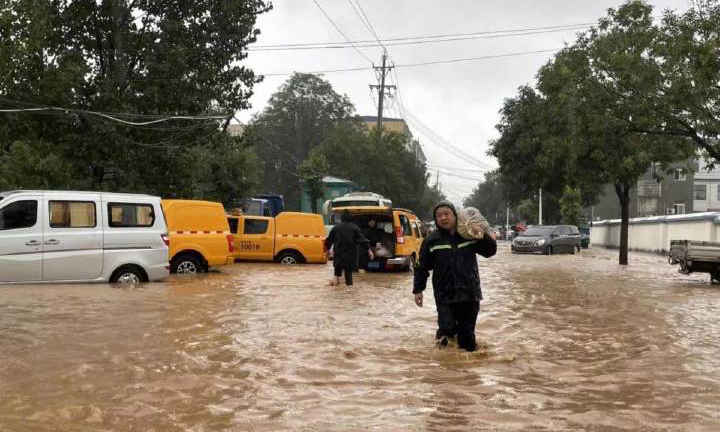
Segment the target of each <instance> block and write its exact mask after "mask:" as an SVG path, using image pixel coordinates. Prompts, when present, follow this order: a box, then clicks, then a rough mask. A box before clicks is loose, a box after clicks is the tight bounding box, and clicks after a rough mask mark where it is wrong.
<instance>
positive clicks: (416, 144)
mask: <svg viewBox="0 0 720 432" xmlns="http://www.w3.org/2000/svg"><path fill="white" fill-rule="evenodd" d="M360 119H361V120H362V121H363V122H364V123H365V125H366V126H367V127H368V129H374V128H376V127H377V120H378V118H377V116H363V117H360ZM383 130H384V131H387V132H397V133H401V134H404V135H406V136H407V137H409V138H410V139H409V142H408V144H407V149H408V151H409V152H410V153H412V154H414V155H415V160H417V161H418V162H419V163H425V162H426V160H427V159H426V158H425V153H424V152H423V150H422V146H421V145H420V141H418V140H416V139H414V138H413V134H412V132H410V128H409V127H408V125H407V123H405V120H403V119H399V118H391V117H383Z"/></svg>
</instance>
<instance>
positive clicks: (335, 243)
mask: <svg viewBox="0 0 720 432" xmlns="http://www.w3.org/2000/svg"><path fill="white" fill-rule="evenodd" d="M340 221H341V222H340V223H339V224H337V225H335V226H334V227H333V228H332V229H331V230H330V234H328V236H327V239H325V249H326V250H328V249H330V247H331V246H332V247H333V265H334V267H335V277H334V278H333V280H332V281H331V283H330V284H331V285H337V284H339V283H340V276H341V275H342V274H343V272H345V285H348V286H350V285H352V284H353V280H352V273H353V269H354V268H355V264H356V263H357V259H358V255H357V253H358V245H361V246H362V247H363V248H364V249H365V250H367V253H368V256H369V257H370V259H373V253H372V251H371V250H370V242H369V241H368V239H366V238H365V236H364V235H363V234H362V232H361V231H360V228H358V226H357V225H355V224H354V223H352V216H351V215H350V212H349V211H343V212H342V214H341V216H340Z"/></svg>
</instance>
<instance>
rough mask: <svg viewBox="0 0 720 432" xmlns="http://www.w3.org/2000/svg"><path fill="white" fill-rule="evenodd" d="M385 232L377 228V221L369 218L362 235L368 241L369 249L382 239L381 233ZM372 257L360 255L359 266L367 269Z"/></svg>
mask: <svg viewBox="0 0 720 432" xmlns="http://www.w3.org/2000/svg"><path fill="white" fill-rule="evenodd" d="M384 233H385V230H382V229H380V228H378V226H377V222H376V221H375V219H373V218H370V219H369V220H368V222H367V227H366V228H365V229H364V230H363V235H364V236H365V238H366V239H368V241H369V242H370V250H374V248H375V245H376V244H377V243H379V242H380V240H382V235H383V234H384ZM370 260H372V258H370V257H369V255H365V254H363V255H361V256H360V268H361V269H364V270H367V268H368V262H370Z"/></svg>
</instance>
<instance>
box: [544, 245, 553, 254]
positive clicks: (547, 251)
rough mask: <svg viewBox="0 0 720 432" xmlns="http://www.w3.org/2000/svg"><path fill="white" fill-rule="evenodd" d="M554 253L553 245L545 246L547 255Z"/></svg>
mask: <svg viewBox="0 0 720 432" xmlns="http://www.w3.org/2000/svg"><path fill="white" fill-rule="evenodd" d="M552 254H553V247H552V246H548V247H547V248H545V255H552Z"/></svg>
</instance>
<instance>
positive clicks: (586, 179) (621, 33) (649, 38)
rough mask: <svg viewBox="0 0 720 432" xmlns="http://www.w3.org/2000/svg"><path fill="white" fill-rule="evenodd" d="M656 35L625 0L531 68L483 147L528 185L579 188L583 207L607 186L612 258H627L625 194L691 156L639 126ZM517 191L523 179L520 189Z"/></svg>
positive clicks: (646, 15)
mask: <svg viewBox="0 0 720 432" xmlns="http://www.w3.org/2000/svg"><path fill="white" fill-rule="evenodd" d="M658 35H659V31H658V29H657V28H656V27H655V26H653V19H652V7H651V6H649V5H647V4H645V3H643V2H640V1H631V2H628V3H626V4H624V5H623V6H621V7H620V8H618V9H617V10H614V9H610V10H609V12H608V17H607V18H605V19H603V20H601V21H600V23H599V25H598V26H597V27H595V28H592V29H591V30H589V31H588V32H586V33H585V34H583V35H581V37H580V38H579V39H578V42H577V43H576V44H575V45H573V46H570V47H567V48H565V49H564V50H562V51H561V52H559V53H558V54H557V55H556V56H555V58H554V59H553V60H552V61H551V62H549V63H548V64H547V65H546V66H544V67H543V68H542V69H541V70H540V71H539V73H538V84H537V87H536V89H532V88H529V87H524V88H521V90H520V92H519V96H518V97H517V98H515V99H511V100H508V101H506V103H505V107H504V109H503V111H502V114H503V122H502V123H501V124H500V125H499V127H498V129H499V130H500V132H501V137H500V138H499V139H498V140H496V141H495V142H493V143H492V148H491V153H492V154H494V155H496V157H498V160H499V162H500V167H501V168H500V171H501V173H503V174H504V175H507V176H508V177H511V176H516V177H519V178H520V179H521V181H525V182H526V183H527V184H528V187H538V186H540V185H542V187H543V192H544V193H545V191H546V190H548V191H552V193H553V194H554V195H555V196H561V194H562V193H563V189H564V188H565V187H566V186H570V187H573V188H576V187H577V188H580V194H581V196H582V201H583V204H586V203H587V201H592V200H593V199H594V197H595V196H596V195H597V193H598V192H599V191H600V189H601V187H600V185H602V184H606V183H610V184H612V185H613V186H614V188H615V191H616V194H617V196H618V199H619V201H620V206H621V219H622V225H621V242H620V257H619V262H620V264H622V265H625V264H627V262H628V259H627V258H628V257H627V251H628V225H629V203H630V190H631V189H632V187H634V185H635V184H636V183H637V180H638V178H639V177H640V176H641V175H642V174H643V173H644V172H645V171H647V169H648V168H649V167H650V165H651V164H652V163H660V164H661V165H667V164H669V163H671V162H673V161H678V160H683V159H685V158H687V157H689V156H690V155H692V153H693V148H692V146H690V145H689V143H688V142H687V140H683V139H671V138H669V137H668V136H663V135H655V134H649V133H644V132H641V131H639V130H638V129H637V128H636V127H635V125H634V124H633V122H634V121H636V120H637V119H638V118H640V117H639V116H638V115H637V108H638V105H637V102H636V101H635V99H634V95H635V94H645V93H650V94H653V92H654V91H655V89H656V83H657V77H656V76H655V72H654V71H655V70H656V69H654V68H653V67H652V62H653V59H651V58H650V57H649V53H651V52H652V49H653V48H654V47H655V45H656V43H657V40H658ZM520 187H522V185H520Z"/></svg>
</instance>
